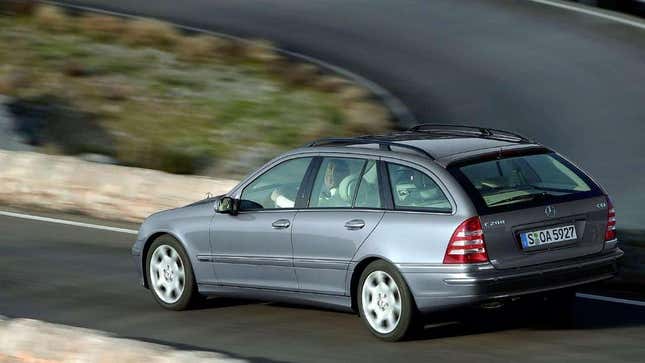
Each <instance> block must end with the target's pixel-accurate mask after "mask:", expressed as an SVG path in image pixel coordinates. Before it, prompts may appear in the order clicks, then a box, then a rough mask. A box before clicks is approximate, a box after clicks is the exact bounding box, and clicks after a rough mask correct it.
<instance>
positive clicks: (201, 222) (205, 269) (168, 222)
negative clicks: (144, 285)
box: [133, 198, 217, 283]
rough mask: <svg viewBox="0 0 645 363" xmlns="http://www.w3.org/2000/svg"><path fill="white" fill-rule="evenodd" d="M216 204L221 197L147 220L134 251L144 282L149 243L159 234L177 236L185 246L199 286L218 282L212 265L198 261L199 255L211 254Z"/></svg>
mask: <svg viewBox="0 0 645 363" xmlns="http://www.w3.org/2000/svg"><path fill="white" fill-rule="evenodd" d="M216 201H217V198H213V199H210V200H208V201H205V202H202V203H197V204H195V205H192V206H187V207H184V208H177V209H171V210H167V211H163V212H159V213H155V214H153V215H151V216H150V217H148V218H147V219H146V221H145V222H144V223H143V224H142V225H141V228H140V229H139V235H138V236H137V242H136V243H135V246H134V247H133V250H136V252H138V254H137V255H135V256H136V257H135V259H136V260H137V264H138V265H139V266H140V267H141V268H140V272H141V274H142V275H141V276H142V282H144V280H143V276H145V273H144V272H143V271H142V269H143V267H144V266H145V263H144V261H145V258H146V256H145V251H146V250H145V247H146V243H151V242H152V239H154V238H152V237H154V236H155V235H159V234H164V233H165V234H169V235H171V236H173V237H175V238H176V239H177V240H178V241H179V242H180V243H181V244H182V245H183V247H184V249H185V250H186V253H187V254H188V256H189V258H190V262H191V264H192V267H193V270H194V272H195V278H196V280H197V282H198V283H215V282H216V278H215V274H214V272H213V267H212V266H211V264H210V262H207V261H202V260H200V259H198V256H201V255H209V254H210V253H211V245H210V236H209V234H210V232H209V228H208V227H206V226H207V225H210V223H211V220H212V219H213V217H214V209H213V208H214V205H215V203H216Z"/></svg>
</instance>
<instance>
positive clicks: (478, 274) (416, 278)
mask: <svg viewBox="0 0 645 363" xmlns="http://www.w3.org/2000/svg"><path fill="white" fill-rule="evenodd" d="M622 255H623V251H621V250H620V249H618V248H616V249H613V250H611V251H609V252H605V253H603V254H600V255H594V256H586V257H581V258H578V259H574V260H566V261H559V262H554V263H549V264H544V265H539V266H531V267H523V268H515V269H508V270H498V269H495V268H494V267H493V266H492V265H491V264H489V263H485V264H476V265H455V266H451V265H442V264H398V265H397V267H398V268H399V269H400V271H401V273H402V274H403V277H404V278H405V280H406V282H407V283H408V285H409V287H410V290H411V291H412V295H413V296H414V298H415V302H416V304H417V307H418V308H419V310H421V311H422V312H431V311H437V310H443V309H447V308H453V307H458V306H463V305H471V304H477V303H483V302H486V301H490V300H498V299H504V298H509V297H516V296H521V295H527V294H533V293H539V292H543V291H549V290H556V289H561V288H566V287H572V286H577V285H582V284H587V283H591V282H595V281H601V280H606V279H610V278H612V277H614V276H615V275H616V272H617V264H616V260H618V259H619V258H620V257H621V256H622Z"/></svg>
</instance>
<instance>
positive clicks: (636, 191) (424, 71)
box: [67, 0, 645, 229]
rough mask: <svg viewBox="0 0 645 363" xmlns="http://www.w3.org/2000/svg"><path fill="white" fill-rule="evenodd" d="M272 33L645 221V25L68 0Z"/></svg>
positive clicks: (384, 7) (333, 1) (505, 15)
mask: <svg viewBox="0 0 645 363" xmlns="http://www.w3.org/2000/svg"><path fill="white" fill-rule="evenodd" d="M67 2H68V3H72V4H77V5H85V6H93V7H98V8H102V9H107V10H113V11H121V12H127V13H132V14H138V15H146V16H153V17H159V18H163V19H167V20H170V21H174V22H177V23H180V24H184V25H190V26H195V27H200V28H206V29H210V30H216V31H222V32H227V33H232V34H235V35H240V36H247V37H261V38H267V39H271V40H273V41H276V42H277V43H278V44H280V45H281V46H282V47H284V48H286V49H289V50H294V51H298V52H301V53H304V54H306V55H309V56H313V57H317V58H319V59H322V60H324V61H327V62H330V63H332V64H335V65H338V66H342V67H345V68H347V69H349V70H351V71H354V72H355V73H358V74H360V75H362V76H364V77H366V78H368V79H371V80H373V81H375V82H376V83H379V84H380V85H382V86H384V87H385V88H387V89H389V90H390V91H391V92H392V93H394V94H395V95H396V96H398V97H399V98H401V99H402V100H403V102H404V103H405V104H406V105H407V106H408V107H409V108H410V109H411V110H412V112H413V113H414V114H415V115H416V117H417V119H418V120H420V121H425V122H455V123H466V124H480V125H489V126H494V127H499V128H508V129H512V130H516V131H519V132H521V133H524V134H526V135H529V136H531V137H533V138H535V139H537V140H538V141H541V142H543V143H545V144H547V145H549V146H552V147H555V148H556V149H557V150H559V151H561V152H562V153H564V154H565V155H567V156H569V157H570V158H571V159H573V160H574V161H576V162H578V163H579V164H580V165H581V166H582V167H583V168H584V169H587V170H588V171H589V172H590V173H591V174H592V175H594V176H595V177H596V178H598V180H599V181H600V182H601V183H602V184H603V185H604V186H605V187H606V188H607V189H608V191H609V192H610V194H611V195H612V196H613V197H614V199H615V202H616V203H615V204H616V206H617V210H618V220H619V228H630V229H632V228H636V229H643V227H642V226H641V223H640V221H641V220H642V219H643V218H644V217H645V213H644V212H643V208H642V206H643V205H645V190H644V189H643V185H645V147H644V146H643V139H644V138H645V102H644V100H645V86H643V85H645V30H641V29H638V28H636V27H631V26H628V25H623V24H620V23H618V22H615V21H611V20H606V19H603V18H599V17H595V16H592V15H587V14H580V13H576V12H571V11H568V10H564V9H560V8H556V7H552V6H548V5H544V4H540V3H536V2H532V1H524V0H521V1H520V0H515V1H512V0H468V1H455V0H432V1H429V0H396V1H394V0H389V1H388V0H354V1H345V0H326V1H301V0H255V1H238V0H184V1H180V2H178V1H176V0H155V1H135V0H86V1H78V0H76V1H75V0H70V1H67Z"/></svg>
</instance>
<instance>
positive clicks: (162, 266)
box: [146, 236, 198, 310]
mask: <svg viewBox="0 0 645 363" xmlns="http://www.w3.org/2000/svg"><path fill="white" fill-rule="evenodd" d="M146 273H147V275H148V285H149V287H150V290H151V291H152V295H153V296H154V298H155V300H157V302H158V303H159V305H161V306H163V307H164V308H166V309H171V310H184V309H186V308H188V307H189V306H190V305H191V303H193V302H195V300H196V298H197V295H198V293H197V286H196V284H195V277H194V275H193V269H192V267H191V265H190V260H189V259H188V255H187V254H186V252H185V251H184V249H183V247H182V246H181V244H180V243H179V242H178V241H177V240H176V239H174V238H173V237H171V236H161V237H159V238H157V239H156V240H155V241H154V242H153V243H152V245H151V246H150V248H149V249H148V255H147V257H146Z"/></svg>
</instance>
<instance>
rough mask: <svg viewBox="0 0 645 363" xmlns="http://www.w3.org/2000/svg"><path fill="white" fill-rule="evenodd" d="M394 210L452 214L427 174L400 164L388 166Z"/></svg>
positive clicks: (447, 203)
mask: <svg viewBox="0 0 645 363" xmlns="http://www.w3.org/2000/svg"><path fill="white" fill-rule="evenodd" d="M387 169H388V173H389V176H390V185H391V187H392V197H393V199H394V209H403V210H419V211H427V212H447V213H449V212H451V211H452V207H451V206H450V202H449V201H448V198H446V195H445V194H444V193H443V191H442V190H441V188H439V186H438V185H437V183H435V182H434V180H432V178H430V177H429V176H428V175H426V174H425V173H423V172H421V171H419V170H416V169H413V168H410V167H407V166H404V165H399V164H392V163H388V164H387Z"/></svg>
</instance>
